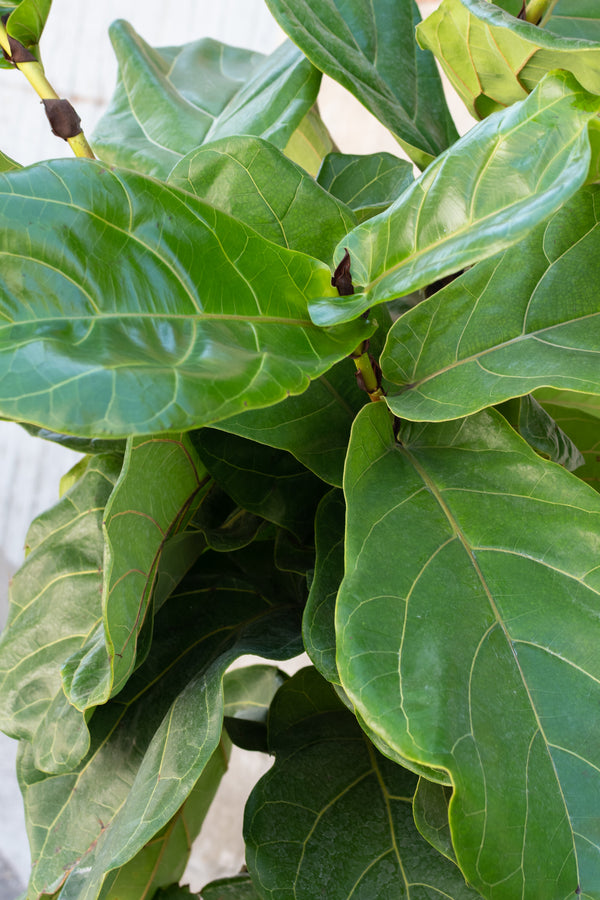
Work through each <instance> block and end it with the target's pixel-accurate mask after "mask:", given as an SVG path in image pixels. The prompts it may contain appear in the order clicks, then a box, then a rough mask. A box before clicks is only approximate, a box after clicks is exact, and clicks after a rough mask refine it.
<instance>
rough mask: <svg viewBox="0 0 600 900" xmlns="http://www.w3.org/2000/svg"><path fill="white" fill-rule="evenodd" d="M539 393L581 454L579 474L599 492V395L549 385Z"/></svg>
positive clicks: (539, 396) (544, 403)
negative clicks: (579, 392) (556, 389)
mask: <svg viewBox="0 0 600 900" xmlns="http://www.w3.org/2000/svg"><path fill="white" fill-rule="evenodd" d="M536 396H537V397H538V399H539V401H540V403H541V404H542V405H543V407H544V409H546V410H547V412H548V413H549V414H550V415H551V416H552V418H553V419H554V420H555V421H556V423H557V424H558V425H559V426H560V428H561V429H562V430H563V431H564V432H565V433H566V434H567V435H568V436H569V438H570V439H571V440H572V441H573V442H574V444H575V445H576V447H577V449H578V450H579V452H580V453H581V456H582V457H583V462H582V464H581V465H580V466H579V467H578V468H577V469H576V470H575V471H576V475H577V477H578V478H581V479H583V481H585V482H587V484H589V485H590V487H593V488H594V489H595V490H597V491H600V396H586V395H585V394H572V393H570V392H568V391H553V390H550V389H547V388H546V389H544V390H542V391H539V392H537V394H536ZM584 407H585V408H584Z"/></svg>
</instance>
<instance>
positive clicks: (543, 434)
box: [497, 394, 584, 472]
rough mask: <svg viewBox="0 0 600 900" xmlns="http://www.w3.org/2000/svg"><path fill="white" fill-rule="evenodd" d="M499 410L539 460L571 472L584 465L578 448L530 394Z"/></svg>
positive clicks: (511, 401) (503, 404)
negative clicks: (547, 461)
mask: <svg viewBox="0 0 600 900" xmlns="http://www.w3.org/2000/svg"><path fill="white" fill-rule="evenodd" d="M497 408H498V410H499V412H501V413H502V415H503V416H504V418H505V419H506V420H507V422H509V423H510V424H511V425H512V427H513V428H514V429H515V431H518V433H519V434H520V435H521V437H522V438H525V440H526V441H527V443H528V444H529V446H530V447H533V449H534V450H535V451H536V452H537V453H539V454H540V456H543V457H545V459H551V460H552V462H555V463H558V464H559V466H564V467H565V469H568V470H569V472H573V471H575V469H578V468H579V467H580V466H582V465H583V462H584V459H583V456H582V455H581V453H580V451H579V450H578V448H577V445H576V444H575V443H574V442H573V441H572V440H571V438H570V437H569V435H568V434H567V433H566V432H565V431H563V430H562V428H561V427H560V426H559V425H558V423H557V422H556V420H555V419H554V418H553V417H552V416H551V415H550V413H549V412H548V411H547V410H546V409H545V408H544V407H543V406H542V405H541V404H540V403H538V401H537V400H536V399H535V397H533V396H532V395H531V394H524V395H523V396H522V397H514V398H513V399H512V400H507V401H506V403H502V404H500V405H499V406H498V407H497Z"/></svg>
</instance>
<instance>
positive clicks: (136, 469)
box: [63, 434, 209, 709]
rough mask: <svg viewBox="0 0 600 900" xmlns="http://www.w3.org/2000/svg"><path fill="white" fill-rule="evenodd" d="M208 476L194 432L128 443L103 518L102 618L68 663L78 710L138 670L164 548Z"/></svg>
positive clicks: (101, 699)
mask: <svg viewBox="0 0 600 900" xmlns="http://www.w3.org/2000/svg"><path fill="white" fill-rule="evenodd" d="M203 481H204V482H207V481H209V479H208V478H207V477H206V471H205V470H204V467H203V466H202V464H201V463H200V460H199V459H198V457H197V456H196V454H195V452H194V448H193V446H192V443H191V441H190V439H189V437H188V436H187V435H185V434H181V435H172V436H169V437H166V436H165V437H150V438H130V439H129V441H128V442H127V452H126V454H125V458H124V460H123V468H122V470H121V474H120V476H119V480H118V481H117V483H116V485H115V488H114V490H113V492H112V494H111V496H110V498H109V500H108V502H107V505H106V509H105V511H104V516H103V531H104V537H105V543H104V566H103V590H102V616H103V621H102V622H101V623H100V624H99V626H98V629H97V630H96V632H95V633H94V634H93V635H91V636H90V639H89V640H88V641H87V642H86V643H85V645H84V646H83V648H82V649H81V650H79V651H78V652H76V653H75V654H73V655H72V656H71V657H69V659H68V660H67V662H66V663H65V665H64V667H63V684H64V689H65V693H66V694H67V697H68V698H69V700H70V702H71V703H72V704H73V705H74V706H76V707H78V708H79V709H86V708H88V707H91V706H96V705H97V704H99V703H105V702H106V701H107V700H108V698H109V697H111V696H113V695H115V694H117V693H118V692H119V691H120V690H121V688H122V687H123V685H124V684H125V682H126V681H127V679H128V678H129V676H130V674H131V672H132V671H133V668H134V666H135V665H136V658H137V655H138V641H139V640H140V637H141V633H142V629H143V626H144V623H145V620H146V617H147V615H148V612H149V609H150V603H151V598H152V592H153V589H154V586H155V582H156V576H157V570H158V565H159V561H160V557H161V554H162V552H163V550H164V548H165V545H166V542H167V540H168V539H169V538H170V537H172V536H173V535H174V534H176V533H177V532H178V531H181V530H183V528H184V527H185V525H186V524H187V520H188V518H189V516H190V508H192V511H193V504H194V503H195V502H197V500H198V494H199V491H200V490H201V488H202V486H203ZM182 574H183V572H182Z"/></svg>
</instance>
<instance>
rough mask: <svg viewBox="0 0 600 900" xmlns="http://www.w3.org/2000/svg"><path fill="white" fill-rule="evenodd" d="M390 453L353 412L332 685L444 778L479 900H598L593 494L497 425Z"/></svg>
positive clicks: (367, 415) (388, 441)
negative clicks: (577, 899)
mask: <svg viewBox="0 0 600 900" xmlns="http://www.w3.org/2000/svg"><path fill="white" fill-rule="evenodd" d="M399 441H400V442H401V443H398V442H397V441H396V440H395V437H394V432H393V429H392V421H391V418H390V415H389V412H388V411H387V410H386V408H385V406H384V405H383V404H371V405H370V406H369V407H366V408H365V409H364V410H363V411H362V412H361V413H360V414H359V417H358V419H357V421H356V423H355V426H354V429H353V434H352V439H351V443H350V447H349V450H348V461H347V465H346V473H345V492H346V495H347V496H346V501H347V506H348V518H347V538H346V560H347V564H346V575H345V578H344V581H343V583H342V587H341V589H340V594H339V596H338V603H337V610H336V630H337V634H338V656H337V664H338V671H339V674H340V678H341V681H342V685H343V687H344V689H345V691H346V693H347V694H348V695H349V697H350V698H351V700H352V701H353V702H354V703H355V704H356V707H357V710H358V712H359V714H360V715H361V716H362V717H363V718H364V720H365V721H366V723H367V725H368V726H369V727H370V728H372V729H373V730H374V731H376V732H377V733H378V734H379V735H380V737H381V738H382V740H384V741H386V742H387V743H388V744H389V745H390V746H391V747H392V748H394V749H395V750H397V751H398V752H399V753H401V754H402V755H404V756H406V757H407V758H409V759H414V760H416V761H420V762H422V763H424V764H426V765H430V766H438V767H442V768H444V769H446V771H447V772H448V773H449V774H450V775H451V778H452V783H453V786H454V796H453V798H452V803H451V805H450V827H451V831H452V838H453V843H454V848H455V851H456V855H457V858H458V862H459V865H460V866H461V868H462V870H463V872H464V873H465V876H466V878H467V879H468V880H469V882H470V883H472V884H473V885H474V886H475V887H476V888H477V889H478V890H480V891H481V892H482V893H483V895H484V896H485V897H489V898H493V900H504V898H506V900H514V897H515V896H522V897H523V898H524V900H530V898H536V900H537V898H539V897H542V896H543V897H544V898H547V900H555V898H556V900H562V898H564V897H566V896H568V895H569V894H570V893H571V894H574V893H575V892H576V888H577V887H578V885H579V886H580V889H581V891H582V894H583V895H584V896H589V897H596V896H598V890H597V888H598V884H600V872H599V867H598V859H599V857H598V854H597V852H596V851H595V845H596V844H597V841H598V831H597V821H598V820H597V817H596V816H595V814H594V813H593V811H592V807H595V799H593V798H595V797H596V796H597V795H598V791H599V790H600V782H599V780H598V772H599V771H600V766H599V763H600V758H599V755H598V748H599V747H600V741H599V740H598V738H599V733H598V717H597V715H596V709H597V705H598V702H599V700H600V692H599V688H598V685H599V684H600V680H599V675H600V669H599V666H598V654H597V652H596V648H597V645H598V640H600V624H599V622H600V618H599V616H598V610H599V609H600V577H599V570H598V567H597V565H596V560H597V554H598V547H599V546H600V498H598V495H597V494H596V493H595V492H594V491H592V490H590V488H589V487H588V486H587V485H585V484H583V483H582V482H581V481H579V479H577V478H576V477H575V476H574V475H571V474H570V473H568V472H566V471H565V470H564V469H562V468H561V467H559V466H556V465H555V464H554V463H550V462H547V461H546V460H543V459H541V458H540V457H539V456H537V455H536V454H535V453H534V451H533V450H531V449H530V448H529V447H528V445H527V444H525V442H524V441H523V440H522V439H521V438H520V437H519V436H518V435H516V434H515V432H514V431H513V430H512V429H511V428H510V427H509V426H508V425H507V424H506V422H505V421H504V420H503V418H502V417H501V416H500V415H499V414H498V413H496V412H495V411H494V412H485V413H480V414H478V415H476V416H472V417H471V418H469V419H465V420H461V421H457V422H450V423H445V424H442V425H435V424H433V425H432V424H425V425H421V424H411V423H406V424H404V425H402V426H401V427H400V430H399ZM567 697H568V698H569V701H568V703H566V704H565V698H567ZM508 761H510V765H508ZM584 784H585V785H586V787H585V789H583V790H582V785H584Z"/></svg>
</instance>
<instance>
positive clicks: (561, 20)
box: [540, 0, 600, 42]
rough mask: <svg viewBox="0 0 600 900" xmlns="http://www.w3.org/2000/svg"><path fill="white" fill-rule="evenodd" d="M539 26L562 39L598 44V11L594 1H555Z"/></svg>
mask: <svg viewBox="0 0 600 900" xmlns="http://www.w3.org/2000/svg"><path fill="white" fill-rule="evenodd" d="M540 25H541V26H542V27H543V28H545V29H546V30H547V31H552V32H553V33H554V34H560V35H562V36H564V37H570V38H583V40H585V41H598V42H600V9H598V4H597V3H596V0H557V2H556V3H551V4H550V5H549V8H548V12H546V13H545V14H544V17H543V18H542V20H541V22H540Z"/></svg>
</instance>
